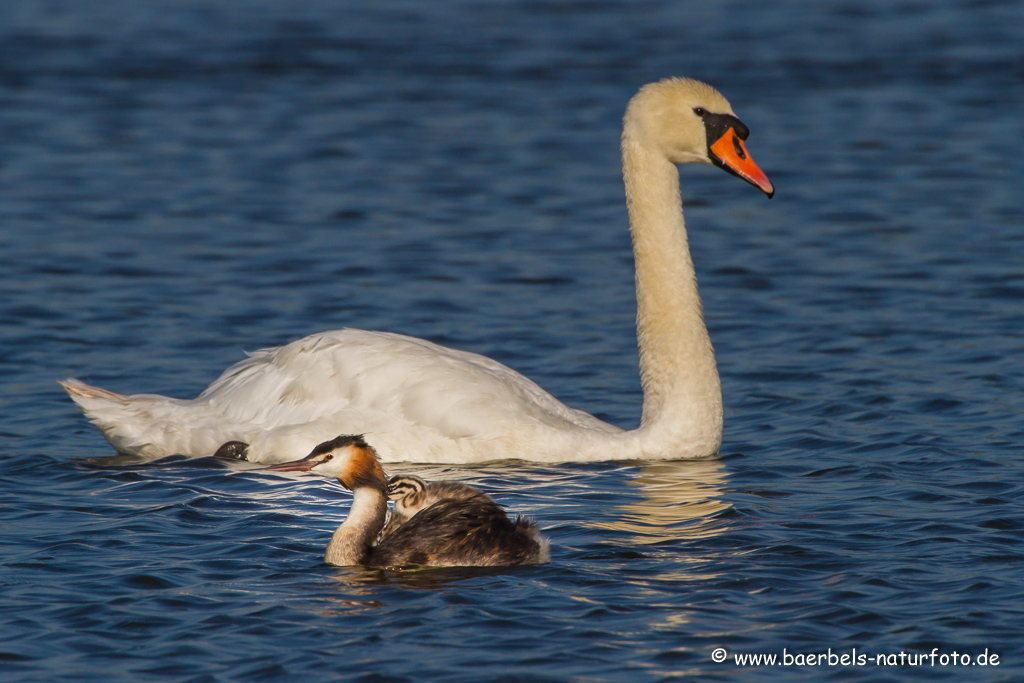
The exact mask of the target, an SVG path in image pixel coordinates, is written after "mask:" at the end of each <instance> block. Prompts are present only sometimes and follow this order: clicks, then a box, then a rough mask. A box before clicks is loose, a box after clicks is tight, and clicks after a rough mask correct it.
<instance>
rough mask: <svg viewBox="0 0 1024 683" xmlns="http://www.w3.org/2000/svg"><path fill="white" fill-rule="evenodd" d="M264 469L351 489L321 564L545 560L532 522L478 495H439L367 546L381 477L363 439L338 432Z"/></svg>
mask: <svg viewBox="0 0 1024 683" xmlns="http://www.w3.org/2000/svg"><path fill="white" fill-rule="evenodd" d="M267 469H269V470H274V471H276V472H311V473H313V474H319V475H321V476H324V477H336V478H337V479H338V481H340V482H341V484H342V486H344V487H345V488H347V489H349V490H351V491H352V509H351V510H350V511H349V514H348V517H347V518H346V519H345V521H344V522H343V523H342V524H341V526H339V527H338V529H337V531H335V532H334V535H333V536H331V541H330V543H329V544H328V545H327V552H326V554H325V555H324V561H325V562H327V563H328V564H334V565H340V566H346V565H355V564H361V565H369V566H374V567H394V566H402V565H427V566H435V567H496V566H505V565H516V564H540V563H542V562H547V561H548V559H549V558H550V554H549V552H548V541H547V539H545V538H544V537H543V536H541V534H540V532H539V531H538V530H537V527H536V526H535V525H534V524H533V523H532V522H530V521H528V520H526V519H524V518H522V517H517V518H516V519H515V521H513V520H511V519H509V518H508V515H507V514H505V511H504V510H503V509H502V508H501V507H500V506H499V505H498V504H497V503H495V502H494V501H493V500H491V499H490V497H489V496H487V495H484V494H481V495H479V496H470V497H469V498H467V499H457V500H453V499H441V500H439V501H437V502H436V503H434V504H433V505H430V506H428V507H426V508H423V509H418V510H417V513H416V514H415V515H413V516H412V517H410V518H409V519H408V520H407V521H405V522H404V523H403V524H401V525H399V526H397V527H396V528H395V529H394V531H392V532H391V533H388V534H384V535H382V536H381V537H380V540H379V541H378V542H377V544H376V545H374V540H375V539H377V537H378V534H379V532H380V531H381V530H382V529H383V527H384V520H385V518H386V516H387V511H388V502H387V501H388V496H387V479H386V478H385V475H384V469H383V468H382V467H381V464H380V460H379V458H378V456H377V452H376V451H375V450H374V449H373V447H372V446H370V445H369V444H368V443H366V441H365V440H364V439H363V437H362V436H339V437H337V438H336V439H333V440H331V441H327V442H324V443H322V444H320V445H319V446H317V447H316V448H314V449H313V451H312V452H311V453H310V454H309V455H307V456H306V457H305V458H303V459H302V460H297V461H295V462H287V463H281V464H279V465H271V466H270V467H268V468H267Z"/></svg>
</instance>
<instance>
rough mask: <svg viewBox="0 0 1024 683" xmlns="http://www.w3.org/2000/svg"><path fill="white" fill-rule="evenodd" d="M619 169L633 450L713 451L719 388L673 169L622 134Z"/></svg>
mask: <svg viewBox="0 0 1024 683" xmlns="http://www.w3.org/2000/svg"><path fill="white" fill-rule="evenodd" d="M622 164H623V177H624V180H625V185H626V203H627V207H628V210H629V223H630V231H631V233H632V237H633V256H634V259H635V261H636V299H637V341H638V343H639V347H640V377H641V382H642V384H643V389H644V407H643V417H642V420H641V424H640V429H639V430H637V432H636V434H637V436H638V438H639V439H640V444H639V445H640V448H641V449H642V451H644V452H645V453H646V454H649V455H657V454H658V453H659V452H662V451H665V450H666V449H672V448H678V445H679V444H685V445H686V450H687V451H692V452H679V453H678V454H677V455H676V457H687V456H692V455H694V454H697V453H698V452H701V451H702V453H699V454H702V455H709V454H713V453H717V452H718V447H719V446H720V445H721V440H722V388H721V383H720V381H719V378H718V369H717V366H716V365H715V354H714V350H713V349H712V347H711V339H710V337H708V331H707V328H706V327H705V325H704V316H703V310H702V306H701V301H700V295H699V294H698V293H697V278H696V273H695V271H694V268H693V260H692V259H691V257H690V248H689V245H688V243H687V237H686V227H685V225H684V223H683V208H682V201H681V197H680V194H679V172H678V170H677V169H676V167H675V165H674V164H673V163H672V162H671V161H669V160H668V159H667V158H666V157H665V155H664V154H663V153H661V152H659V151H657V150H652V149H649V148H647V147H645V146H644V145H642V144H641V143H640V142H638V141H635V140H632V139H630V137H629V136H628V135H627V136H625V137H624V138H623V142H622Z"/></svg>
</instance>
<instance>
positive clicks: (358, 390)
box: [63, 79, 772, 463]
mask: <svg viewBox="0 0 1024 683" xmlns="http://www.w3.org/2000/svg"><path fill="white" fill-rule="evenodd" d="M695 111H696V112H700V114H695V113H694V112H695ZM709 112H711V113H709ZM716 117H717V118H716ZM712 119H715V122H716V125H717V124H720V123H721V121H719V120H718V119H724V120H727V121H735V122H736V124H738V125H739V126H741V127H742V124H739V121H738V120H736V119H735V118H734V116H733V114H732V109H731V107H730V106H729V103H728V102H727V101H726V100H725V98H723V97H722V96H721V95H719V94H718V93H717V92H716V91H715V90H714V89H712V88H711V87H710V86H706V85H704V84H703V83H699V82H697V81H690V80H683V79H671V80H668V81H662V82H660V83H656V84H651V85H648V86H647V87H645V88H643V89H642V90H641V91H640V92H639V93H638V94H637V96H636V97H634V98H633V100H632V101H631V102H630V106H629V108H628V110H627V112H626V117H625V120H624V130H623V136H622V158H623V175H624V179H625V184H626V198H627V205H628V209H629V217H630V229H631V232H632V236H633V250H634V256H635V261H636V289H637V336H638V341H639V346H640V369H641V380H642V383H643V388H644V406H643V416H642V420H641V424H640V427H639V428H637V429H635V430H631V431H623V430H621V429H619V428H618V427H615V426H612V425H609V424H606V423H604V422H602V421H601V420H599V419H597V418H595V417H593V416H592V415H589V414H587V413H585V412H582V411H579V410H575V409H573V408H569V407H567V406H565V405H564V404H562V403H561V402H559V401H558V400H557V399H555V398H554V397H553V396H551V395H550V394H548V393H547V392H546V391H544V390H543V389H541V388H540V387H539V386H538V385H537V384H535V383H534V382H532V381H530V380H529V379H527V378H526V377H524V376H522V375H521V374H519V373H517V372H515V371H514V370H511V369H510V368H508V367H506V366H504V365H502V364H501V363H498V362H496V361H493V360H490V359H488V358H486V357H483V356H480V355H477V354H473V353H467V352H465V351H457V350H453V349H448V348H445V347H442V346H438V345H436V344H433V343H430V342H427V341H424V340H421V339H415V338H412V337H406V336H402V335H397V334H389V333H384V332H366V331H362V330H353V329H344V330H337V331H333V332H323V333H320V334H315V335H312V336H309V337H306V338H304V339H300V340H298V341H295V342H292V343H291V344H288V345H286V346H282V347H278V348H272V349H264V350H262V351H257V352H255V353H253V354H251V355H250V356H249V358H247V359H246V360H244V361H242V362H240V363H238V364H236V365H234V366H232V367H231V368H229V369H228V370H227V371H226V372H225V373H224V374H223V375H222V376H221V377H220V378H219V379H218V380H217V381H216V382H214V383H213V384H212V385H210V387H209V388H207V389H206V391H204V392H203V393H202V394H201V395H200V396H199V397H198V398H196V399H194V400H181V399H172V398H166V397H163V396H155V395H135V396H122V395H120V394H115V393H113V392H109V391H106V390H103V389H98V388H95V387H91V386H89V385H86V384H83V383H81V382H77V381H76V380H69V381H68V382H66V383H63V385H64V387H65V388H66V389H67V391H68V393H69V394H70V395H71V397H72V398H73V399H74V400H75V402H76V403H78V405H79V406H81V408H82V409H83V410H84V411H85V413H86V415H87V416H88V417H89V419H90V420H92V422H93V423H94V424H96V426H97V427H99V429H100V430H101V431H102V432H103V434H104V436H105V437H106V438H107V439H108V440H109V441H110V443H111V444H112V445H113V446H114V448H115V449H117V450H118V451H119V452H122V453H130V454H138V455H143V456H151V457H159V456H163V455H170V454H185V455H192V456H208V455H212V454H213V453H214V452H215V451H216V450H217V449H218V448H219V447H220V446H221V445H222V444H224V443H225V442H228V441H241V442H244V443H246V444H248V454H247V455H248V459H249V460H252V461H255V462H285V461H290V460H297V459H299V458H302V457H304V456H305V455H306V454H307V453H309V452H310V450H311V449H312V448H313V447H314V446H316V445H317V444H319V443H321V442H324V441H327V440H329V439H331V438H333V437H334V436H336V435H337V434H353V433H358V434H366V435H367V437H368V438H371V439H372V441H373V443H374V446H375V448H376V450H377V451H378V453H379V454H380V456H381V458H382V460H383V461H385V462H389V461H392V462H393V461H406V462H425V463H426V462H432V463H438V462H445V463H474V462H487V461H493V460H502V459H510V458H511V459H521V460H530V461H539V462H570V461H595V460H623V459H641V460H658V459H685V458H701V457H708V456H712V455H715V454H716V453H717V452H718V448H719V446H720V444H721V438H722V395H721V387H720V383H719V378H718V371H717V368H716V365H715V356H714V352H713V350H712V346H711V340H710V338H709V337H708V333H707V329H706V327H705V325H704V320H703V315H702V310H701V302H700V297H699V295H698V293H697V283H696V278H695V274H694V268H693V263H692V261H691V259H690V251H689V247H688V244H687V236H686V229H685V227H684V224H683V212H682V204H681V200H680V193H679V176H678V172H677V170H676V168H675V164H680V163H693V162H700V163H711V162H712V160H714V162H715V163H718V164H719V165H722V163H721V162H720V159H719V158H718V156H716V155H711V154H709V148H710V147H712V145H711V144H710V138H709V131H710V129H711V124H710V123H708V130H705V120H707V121H709V122H710V121H711V120H712ZM743 129H744V130H745V127H743ZM730 131H732V129H731V128H730ZM742 137H744V138H745V137H746V135H745V134H743V135H742ZM724 138H725V136H724V135H723V139H724ZM730 144H735V145H736V149H737V152H738V150H739V149H740V147H741V146H742V144H741V143H739V142H734V141H732V140H731V138H730ZM715 147H716V148H717V147H718V145H715ZM740 158H741V159H742V160H744V161H746V160H747V157H746V155H745V150H743V154H740ZM737 163H738V164H741V165H742V163H741V162H737ZM748 163H749V164H750V165H751V166H752V165H753V162H748ZM727 165H728V166H729V167H730V168H728V169H727V170H730V171H732V172H734V173H737V174H738V175H741V177H744V178H745V179H747V180H748V181H750V182H752V183H754V184H755V185H757V186H759V187H760V188H761V189H762V190H764V191H765V192H766V193H768V194H769V195H770V194H771V191H772V188H771V184H770V183H769V182H768V180H767V178H764V176H763V174H760V170H759V169H756V166H754V167H753V168H754V169H756V170H757V174H760V176H758V177H757V178H754V179H752V178H751V177H750V173H753V172H750V173H748V172H747V171H746V170H743V171H742V172H737V171H736V170H735V168H732V166H733V164H732V163H727ZM755 175H756V174H755ZM762 179H763V180H762Z"/></svg>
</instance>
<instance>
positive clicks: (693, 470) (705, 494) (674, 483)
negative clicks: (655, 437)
mask: <svg viewBox="0 0 1024 683" xmlns="http://www.w3.org/2000/svg"><path fill="white" fill-rule="evenodd" d="M725 480H726V472H725V466H724V465H723V463H722V461H721V460H687V461H673V462H659V463H651V464H647V465H643V466H641V467H640V472H639V473H638V474H637V476H636V477H634V478H633V479H631V480H630V481H629V482H628V485H629V486H635V487H636V488H637V489H638V493H639V494H640V496H641V497H640V499H639V500H636V501H634V502H630V503H626V504H625V505H616V506H615V509H616V510H618V511H620V513H621V514H620V516H619V517H618V518H615V519H612V520H611V521H608V520H602V521H594V522H588V523H587V525H588V526H591V527H595V528H599V529H609V530H613V531H618V532H626V533H627V534H629V535H630V540H632V541H633V542H634V543H637V544H641V545H649V544H653V543H660V542H662V541H669V540H676V539H679V538H680V537H682V536H685V537H686V538H706V537H708V536H712V535H715V534H717V533H720V532H721V530H722V529H721V526H720V525H717V524H716V525H715V526H712V525H711V521H712V520H713V519H715V518H716V516H717V514H716V513H720V512H722V511H723V510H727V509H728V508H729V507H730V504H729V503H728V502H726V501H724V500H723V499H722V498H723V497H722V487H723V485H724V484H725Z"/></svg>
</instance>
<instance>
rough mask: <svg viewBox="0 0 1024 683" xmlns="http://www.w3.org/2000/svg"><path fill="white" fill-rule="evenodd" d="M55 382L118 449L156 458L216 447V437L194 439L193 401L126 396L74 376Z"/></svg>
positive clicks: (194, 414) (203, 452)
mask: <svg viewBox="0 0 1024 683" xmlns="http://www.w3.org/2000/svg"><path fill="white" fill-rule="evenodd" d="M58 384H60V385H61V386H62V387H63V388H64V391H66V392H68V395H69V396H70V397H71V400H73V401H74V402H75V403H77V404H78V407H79V408H81V409H82V412H84V413H85V416H86V417H87V418H89V421H90V422H92V423H93V424H94V425H96V427H98V428H99V430H100V432H102V433H103V436H104V437H106V439H107V441H109V442H110V445H111V446H113V447H114V449H115V450H116V451H117V452H118V453H123V454H127V455H141V456H145V457H153V458H157V457H162V456H166V455H174V454H182V455H210V454H212V453H213V452H214V450H216V448H217V445H214V441H216V439H210V447H209V448H207V447H206V444H195V443H193V441H194V439H193V437H194V435H195V434H196V430H195V429H193V428H192V427H193V426H194V425H195V422H196V420H195V419H194V418H195V417H197V415H196V407H195V406H194V405H193V403H194V402H192V401H183V400H181V399H176V398H168V397H166V396H157V395H155V394H136V395H134V396H125V395H124V394H118V393H116V392H113V391H108V390H106V389H100V388H99V387H94V386H91V385H89V384H86V383H85V382H81V381H79V380H77V379H68V380H65V381H63V382H58ZM205 440H206V439H204V441H205ZM218 445H219V444H218ZM196 450H200V451H202V452H195V451H196ZM206 450H209V453H206V452H205V451H206Z"/></svg>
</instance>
